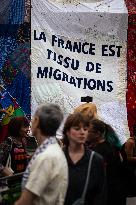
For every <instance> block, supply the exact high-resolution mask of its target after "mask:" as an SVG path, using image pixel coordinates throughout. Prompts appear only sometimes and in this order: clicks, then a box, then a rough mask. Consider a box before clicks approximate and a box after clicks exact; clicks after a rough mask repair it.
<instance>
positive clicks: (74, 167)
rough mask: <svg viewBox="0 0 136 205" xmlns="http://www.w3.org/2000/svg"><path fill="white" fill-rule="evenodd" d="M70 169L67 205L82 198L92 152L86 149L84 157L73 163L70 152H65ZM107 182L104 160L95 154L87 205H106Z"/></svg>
mask: <svg viewBox="0 0 136 205" xmlns="http://www.w3.org/2000/svg"><path fill="white" fill-rule="evenodd" d="M64 153H65V156H66V158H67V162H68V168H69V184H68V190H67V195H66V200H65V203H64V204H65V205H72V203H73V202H74V201H76V200H77V199H78V198H80V197H81V195H82V192H83V189H84V185H85V181H86V176H87V170H88V163H89V159H90V154H91V151H90V150H88V149H85V154H84V156H83V157H82V158H81V159H80V160H79V161H78V162H77V163H75V164H74V163H73V162H72V160H71V159H70V157H69V154H68V150H67V149H65V150H64ZM105 186H106V181H105V168H104V163H103V159H102V157H101V156H100V155H98V154H97V153H95V155H94V157H93V161H92V167H91V172H90V180H89V185H88V189H87V194H86V201H85V202H86V203H85V204H86V205H90V204H91V205H105V204H106V187H105Z"/></svg>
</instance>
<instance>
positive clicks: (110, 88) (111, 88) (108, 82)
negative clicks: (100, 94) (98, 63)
mask: <svg viewBox="0 0 136 205" xmlns="http://www.w3.org/2000/svg"><path fill="white" fill-rule="evenodd" d="M111 84H113V82H112V81H107V86H108V88H109V89H107V91H108V92H111V91H112V90H113V87H112V85H111Z"/></svg>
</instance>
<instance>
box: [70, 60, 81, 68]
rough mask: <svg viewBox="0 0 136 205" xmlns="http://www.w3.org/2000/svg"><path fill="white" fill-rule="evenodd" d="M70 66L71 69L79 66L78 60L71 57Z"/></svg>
mask: <svg viewBox="0 0 136 205" xmlns="http://www.w3.org/2000/svg"><path fill="white" fill-rule="evenodd" d="M75 62H76V63H75ZM71 68H72V69H73V70H77V69H78V68H79V61H78V60H76V61H75V60H74V59H72V63H71Z"/></svg>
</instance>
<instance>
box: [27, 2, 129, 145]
mask: <svg viewBox="0 0 136 205" xmlns="http://www.w3.org/2000/svg"><path fill="white" fill-rule="evenodd" d="M101 2H102V3H100V1H97V2H96V3H93V2H92V3H91V2H90V3H86V2H83V3H82V2H81V3H79V2H76V3H73V4H69V3H68V4H66V3H56V2H52V1H42V0H39V1H38V2H37V1H36V0H32V13H31V22H32V33H31V60H32V61H31V73H32V81H31V83H32V100H31V102H32V113H33V111H34V110H35V107H36V106H37V105H38V104H40V103H42V102H54V103H57V104H59V105H60V106H61V108H62V109H63V110H64V113H65V115H67V114H69V113H71V112H72V111H73V110H74V108H75V107H77V106H78V105H79V104H81V97H83V96H91V97H93V102H94V103H95V104H96V105H97V108H98V114H99V116H100V117H101V118H102V119H103V120H104V121H105V122H107V123H109V124H111V125H112V126H113V127H114V128H115V130H116V131H117V133H118V135H119V138H120V140H121V142H122V143H124V142H125V141H126V139H127V138H128V137H129V129H128V123H127V109H126V87H127V80H126V79H127V66H126V62H127V60H126V47H127V25H128V14H127V9H126V7H125V4H124V1H123V0H121V1H119V2H118V1H117V0H113V1H106V0H105V1H101ZM38 8H39V9H38Z"/></svg>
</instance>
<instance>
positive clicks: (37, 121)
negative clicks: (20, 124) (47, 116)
mask: <svg viewBox="0 0 136 205" xmlns="http://www.w3.org/2000/svg"><path fill="white" fill-rule="evenodd" d="M33 120H34V125H35V127H37V128H38V127H39V117H38V116H35V117H34V119H33Z"/></svg>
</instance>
